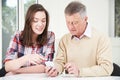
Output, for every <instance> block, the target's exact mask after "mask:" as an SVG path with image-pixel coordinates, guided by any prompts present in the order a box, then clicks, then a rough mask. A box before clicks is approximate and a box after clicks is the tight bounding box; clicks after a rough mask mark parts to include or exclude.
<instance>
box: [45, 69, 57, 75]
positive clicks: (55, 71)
mask: <svg viewBox="0 0 120 80" xmlns="http://www.w3.org/2000/svg"><path fill="white" fill-rule="evenodd" d="M45 73H46V74H47V75H48V76H50V77H55V76H57V75H58V71H57V70H56V68H54V67H46V68H45Z"/></svg>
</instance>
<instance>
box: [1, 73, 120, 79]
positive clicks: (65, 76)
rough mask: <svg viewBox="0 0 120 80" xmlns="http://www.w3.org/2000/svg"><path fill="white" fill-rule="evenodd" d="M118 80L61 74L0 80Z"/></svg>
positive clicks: (21, 76)
mask: <svg viewBox="0 0 120 80" xmlns="http://www.w3.org/2000/svg"><path fill="white" fill-rule="evenodd" d="M48 79H50V80H56V79H59V80H120V77H117V76H109V77H79V78H78V77H74V76H73V75H66V74H62V75H59V76H57V77H48V76H47V75H46V74H44V73H42V74H17V75H11V76H5V77H1V78H0V80H48Z"/></svg>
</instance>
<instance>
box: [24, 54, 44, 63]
mask: <svg viewBox="0 0 120 80" xmlns="http://www.w3.org/2000/svg"><path fill="white" fill-rule="evenodd" d="M25 57H26V59H27V62H29V64H33V65H38V64H40V63H42V62H43V61H44V60H46V59H45V58H44V57H43V56H41V55H39V54H28V55H26V56H25Z"/></svg>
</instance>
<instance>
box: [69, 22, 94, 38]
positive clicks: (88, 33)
mask: <svg viewBox="0 0 120 80" xmlns="http://www.w3.org/2000/svg"><path fill="white" fill-rule="evenodd" d="M83 36H86V37H89V38H91V36H92V35H91V26H90V25H89V24H87V27H86V30H85V32H84V33H83V34H82V35H81V36H80V37H79V39H81V38H82V37H83ZM73 38H77V37H76V36H74V35H72V37H71V39H73Z"/></svg>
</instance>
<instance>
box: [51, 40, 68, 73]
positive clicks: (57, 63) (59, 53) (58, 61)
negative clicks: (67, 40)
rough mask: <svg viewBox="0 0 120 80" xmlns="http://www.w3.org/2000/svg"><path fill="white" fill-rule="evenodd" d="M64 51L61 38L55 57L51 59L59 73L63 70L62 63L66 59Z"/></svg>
mask: <svg viewBox="0 0 120 80" xmlns="http://www.w3.org/2000/svg"><path fill="white" fill-rule="evenodd" d="M65 53H66V48H65V45H64V40H63V38H62V39H61V40H60V42H59V45H58V51H57V54H56V57H55V58H54V60H53V61H54V64H55V67H56V68H57V70H58V72H59V74H61V73H62V72H63V70H64V64H65V63H66V60H67V59H66V54H65Z"/></svg>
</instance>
